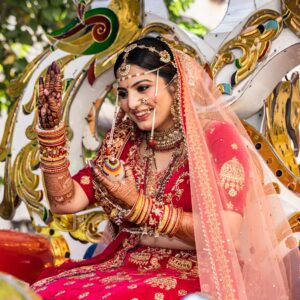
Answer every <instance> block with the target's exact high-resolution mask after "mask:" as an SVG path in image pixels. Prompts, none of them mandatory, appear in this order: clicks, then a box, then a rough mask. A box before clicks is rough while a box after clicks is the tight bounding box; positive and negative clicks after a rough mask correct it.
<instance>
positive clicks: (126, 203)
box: [33, 37, 299, 300]
mask: <svg viewBox="0 0 300 300" xmlns="http://www.w3.org/2000/svg"><path fill="white" fill-rule="evenodd" d="M114 72H115V76H116V83H115V88H116V93H117V99H116V112H117V113H116V115H115V119H114V122H113V127H112V129H111V130H110V131H109V132H108V133H107V135H106V137H105V139H104V141H103V143H102V146H101V148H100V150H99V153H98V156H97V158H96V159H95V160H94V161H93V162H92V163H91V164H90V165H88V166H86V167H85V168H84V169H82V170H80V171H79V172H78V173H77V174H76V175H74V176H73V177H71V176H70V173H69V171H68V166H69V163H68V159H67V152H66V150H65V144H66V137H65V125H64V123H63V122H61V121H60V120H61V100H60V99H61V83H60V81H61V79H60V72H59V69H58V67H57V66H56V65H55V64H54V65H52V67H51V68H50V69H49V72H48V74H47V76H46V80H45V83H44V82H43V80H42V79H41V81H40V102H39V119H40V126H39V128H38V129H37V131H38V138H39V142H40V152H41V169H42V171H43V175H44V181H45V185H46V190H47V195H48V199H49V202H50V205H51V209H52V211H53V212H54V213H56V214H68V213H75V212H78V211H80V210H82V209H84V208H86V207H87V206H88V205H91V204H97V205H101V206H102V207H103V209H104V211H105V212H106V213H107V215H108V216H109V219H110V222H109V226H108V227H107V228H106V232H105V234H107V235H108V236H109V238H110V240H111V242H110V244H109V245H108V246H107V248H106V249H105V250H104V251H103V252H102V253H101V254H99V255H98V256H95V257H93V258H91V259H88V260H83V261H79V262H74V261H68V262H66V263H64V264H63V265H61V266H59V267H52V268H49V269H46V270H45V271H44V272H43V273H42V274H41V276H40V279H39V281H37V282H36V283H34V284H33V288H34V289H35V291H36V292H38V293H39V294H40V295H41V296H42V297H43V298H44V299H115V298H116V297H118V298H119V299H143V300H144V299H181V298H182V297H184V296H185V295H188V294H190V293H195V292H199V293H200V292H201V293H202V295H206V296H207V297H211V298H212V299H222V300H223V299H268V300H269V299H278V300H279V299H280V300H281V299H296V296H295V289H296V286H295V280H296V279H294V278H293V276H292V275H293V274H294V273H293V270H292V268H291V265H292V264H293V262H291V260H292V258H293V259H295V261H296V260H298V258H299V255H298V252H297V248H295V249H292V250H291V249H290V248H289V247H288V243H285V240H286V239H287V238H288V237H289V235H290V233H291V230H290V228H289V225H288V222H287V220H286V219H285V217H284V214H283V212H282V210H281V207H280V205H279V201H278V199H277V197H276V192H275V191H273V190H272V189H271V190H270V189H268V191H267V192H265V190H264V187H263V175H262V174H261V173H260V170H261V168H260V162H259V160H258V159H257V157H256V156H255V149H253V147H252V145H251V141H250V140H249V138H248V136H247V134H246V132H245V131H244V129H243V127H242V125H241V124H240V122H239V120H238V118H237V117H236V116H235V115H234V114H233V113H232V112H230V111H229V110H228V109H227V108H224V107H223V106H222V105H221V104H220V103H219V102H218V96H219V94H218V92H217V90H216V89H215V88H214V85H213V83H212V81H211V79H210V78H209V76H208V75H207V73H206V72H205V71H204V70H203V69H202V67H201V66H200V65H199V63H198V62H197V58H196V57H190V56H189V55H187V54H186V53H185V51H181V50H178V49H176V48H174V47H172V46H170V45H169V44H167V43H166V42H165V41H163V40H162V39H159V38H153V37H145V38H143V39H140V40H138V41H136V42H134V43H132V44H130V45H128V46H127V47H126V48H125V50H124V51H123V52H122V53H121V54H120V55H119V56H118V58H117V61H116V63H115V66H114ZM270 195H271V197H270ZM269 198H272V202H270V199H269ZM277 204H278V205H277ZM278 224H280V226H277V225H278ZM279 227H280V229H279ZM289 252H290V253H291V252H292V253H293V255H290V254H288V253H289Z"/></svg>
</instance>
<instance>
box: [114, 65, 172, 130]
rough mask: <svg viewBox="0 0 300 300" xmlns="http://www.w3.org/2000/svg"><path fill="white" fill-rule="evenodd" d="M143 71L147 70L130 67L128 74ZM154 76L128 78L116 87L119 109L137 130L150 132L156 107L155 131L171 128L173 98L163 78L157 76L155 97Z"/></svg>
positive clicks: (151, 74)
mask: <svg viewBox="0 0 300 300" xmlns="http://www.w3.org/2000/svg"><path fill="white" fill-rule="evenodd" d="M145 71H147V70H146V69H144V68H141V67H139V66H136V65H131V67H130V72H129V74H130V75H134V74H136V73H144V72H145ZM156 75H157V72H153V73H149V74H145V75H141V76H137V77H133V78H128V79H127V80H124V81H121V82H120V83H119V87H118V94H119V103H120V106H121V108H122V109H123V111H124V112H125V113H126V114H127V115H128V116H129V118H130V119H132V120H133V121H134V122H135V123H136V125H137V126H138V128H140V129H141V130H144V131H150V130H151V127H152V118H153V110H154V107H156V116H155V126H154V128H155V130H156V131H162V130H166V129H169V128H171V127H172V126H173V119H172V115H171V106H172V103H173V96H172V94H171V92H170V89H169V87H168V86H167V83H166V81H165V80H164V78H163V77H160V76H159V77H158V93H157V97H155V86H156ZM117 76H118V77H119V76H120V75H119V74H117ZM143 99H147V101H146V102H145V101H143Z"/></svg>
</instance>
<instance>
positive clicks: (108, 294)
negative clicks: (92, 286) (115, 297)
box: [102, 293, 111, 299]
mask: <svg viewBox="0 0 300 300" xmlns="http://www.w3.org/2000/svg"><path fill="white" fill-rule="evenodd" d="M109 296H111V293H107V294H105V295H104V296H102V299H106V298H107V297H109Z"/></svg>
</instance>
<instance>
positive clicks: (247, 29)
mask: <svg viewBox="0 0 300 300" xmlns="http://www.w3.org/2000/svg"><path fill="white" fill-rule="evenodd" d="M282 26H283V23H282V18H281V16H280V14H279V13H278V12H276V11H274V10H270V9H263V10H260V11H257V12H256V13H254V14H253V15H252V16H251V17H250V18H249V20H248V21H247V22H246V24H245V25H244V28H243V30H242V32H241V33H240V34H239V35H238V36H236V37H235V38H233V39H231V40H229V41H228V42H227V43H225V44H224V45H223V46H222V47H221V48H220V50H219V51H218V53H217V54H216V56H215V58H214V59H213V61H212V63H211V64H210V67H211V70H212V75H213V77H216V75H217V73H218V72H219V71H220V70H221V69H223V68H224V66H225V65H227V64H231V63H233V62H234V60H235V64H236V66H237V71H236V72H234V73H233V74H232V76H231V83H230V84H229V83H223V84H219V85H218V88H219V89H220V91H221V92H223V93H224V92H225V91H226V88H224V86H225V85H226V84H228V85H230V86H231V88H232V87H234V86H235V85H237V84H238V83H240V82H241V81H242V80H243V79H245V78H246V77H247V76H248V75H249V74H250V73H252V72H253V71H254V69H255V68H256V66H257V64H258V62H259V61H260V60H261V59H262V58H263V57H264V55H265V53H266V52H267V51H268V50H269V49H270V46H271V41H272V40H274V39H275V38H276V37H277V36H278V35H279V34H280V32H281V31H282ZM234 49H239V50H241V51H242V55H241V56H240V57H238V58H236V57H235V56H234V54H233V52H232V50H234ZM229 92H230V91H227V93H229Z"/></svg>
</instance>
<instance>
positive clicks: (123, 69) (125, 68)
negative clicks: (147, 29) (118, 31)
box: [119, 43, 171, 77]
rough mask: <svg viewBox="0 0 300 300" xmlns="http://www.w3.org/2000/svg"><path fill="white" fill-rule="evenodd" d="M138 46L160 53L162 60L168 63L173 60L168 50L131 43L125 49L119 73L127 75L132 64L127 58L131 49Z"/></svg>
mask: <svg viewBox="0 0 300 300" xmlns="http://www.w3.org/2000/svg"><path fill="white" fill-rule="evenodd" d="M136 48H139V49H146V50H148V51H150V52H152V53H157V54H158V55H159V59H160V61H161V62H163V63H166V64H168V63H170V62H171V55H170V53H169V52H168V51H167V50H162V51H159V50H157V49H156V48H155V47H153V46H151V47H148V46H146V45H138V44H136V43H134V44H131V45H129V46H127V47H126V48H125V49H124V53H125V54H124V58H123V59H124V60H123V63H122V64H121V66H120V68H119V73H120V75H121V76H122V77H125V76H127V75H128V74H129V72H130V64H128V63H127V58H128V55H129V53H130V51H132V50H133V49H136Z"/></svg>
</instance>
